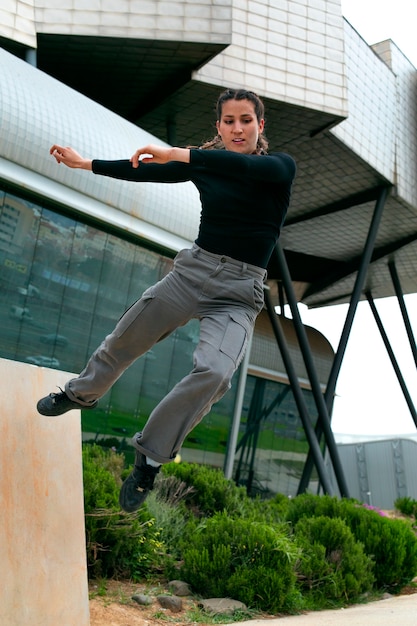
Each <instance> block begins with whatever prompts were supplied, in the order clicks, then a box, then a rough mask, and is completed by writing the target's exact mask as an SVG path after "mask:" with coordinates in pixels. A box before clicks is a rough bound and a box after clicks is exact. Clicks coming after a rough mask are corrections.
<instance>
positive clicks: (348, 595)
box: [294, 516, 374, 606]
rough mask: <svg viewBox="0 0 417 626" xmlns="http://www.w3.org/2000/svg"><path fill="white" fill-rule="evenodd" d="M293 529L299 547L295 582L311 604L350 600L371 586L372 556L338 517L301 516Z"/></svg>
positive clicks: (372, 579) (372, 578) (372, 580)
mask: <svg viewBox="0 0 417 626" xmlns="http://www.w3.org/2000/svg"><path fill="white" fill-rule="evenodd" d="M294 531H295V537H296V540H297V543H298V545H299V546H300V547H301V548H302V558H301V559H300V561H299V565H298V573H299V583H300V586H301V589H302V592H303V594H305V595H306V596H307V597H310V598H311V599H313V604H314V605H315V606H317V605H323V606H325V605H327V604H328V602H329V601H332V600H336V601H337V600H342V601H347V600H352V599H354V598H357V597H358V596H359V595H360V594H362V593H365V592H368V591H370V590H371V589H372V585H373V582H374V577H373V575H372V569H373V562H372V559H371V558H370V557H369V556H366V555H365V553H364V550H363V546H362V544H361V543H359V542H357V541H356V539H355V537H354V535H353V533H352V531H351V530H350V529H349V528H348V526H347V525H346V523H345V522H344V521H343V520H342V519H340V518H337V517H336V518H330V517H325V516H320V517H311V518H307V517H305V518H301V519H300V520H299V521H298V522H297V524H296V526H295V529H294Z"/></svg>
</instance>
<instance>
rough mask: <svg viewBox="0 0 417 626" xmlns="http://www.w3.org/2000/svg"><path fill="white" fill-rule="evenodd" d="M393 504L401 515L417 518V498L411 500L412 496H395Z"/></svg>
mask: <svg viewBox="0 0 417 626" xmlns="http://www.w3.org/2000/svg"><path fill="white" fill-rule="evenodd" d="M394 506H395V508H396V509H397V511H400V513H402V514H403V515H408V516H409V517H414V518H417V500H413V498H409V497H408V496H407V497H405V498H397V500H396V501H395V502H394Z"/></svg>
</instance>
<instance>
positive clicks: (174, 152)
mask: <svg viewBox="0 0 417 626" xmlns="http://www.w3.org/2000/svg"><path fill="white" fill-rule="evenodd" d="M169 161H181V162H182V163H189V162H190V151H189V150H188V149H187V148H171V147H166V146H156V145H154V144H149V145H147V146H144V147H143V148H139V149H138V150H136V152H135V154H134V155H133V156H132V157H131V158H130V162H131V163H132V166H133V167H138V166H139V164H140V163H159V164H163V163H168V162H169Z"/></svg>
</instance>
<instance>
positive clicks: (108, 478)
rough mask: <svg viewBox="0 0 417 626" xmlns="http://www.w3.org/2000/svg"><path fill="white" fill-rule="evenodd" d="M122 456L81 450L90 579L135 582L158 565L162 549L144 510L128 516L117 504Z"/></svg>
mask: <svg viewBox="0 0 417 626" xmlns="http://www.w3.org/2000/svg"><path fill="white" fill-rule="evenodd" d="M122 468H123V457H121V456H119V455H117V454H115V453H114V452H111V451H104V450H103V449H102V448H101V447H99V446H95V445H94V446H90V445H88V446H85V447H84V448H83V479H84V501H85V505H84V506H85V531H86V549H87V566H88V572H89V576H90V577H96V578H97V577H118V576H125V577H127V578H132V579H133V580H138V579H139V578H140V577H142V576H144V575H147V574H148V573H149V571H152V569H154V568H157V567H159V566H160V564H161V561H162V560H163V558H164V546H163V544H162V542H161V541H160V538H159V532H158V529H157V527H156V526H155V522H154V520H152V518H151V516H150V515H149V512H148V510H147V507H146V506H145V507H142V508H141V509H140V510H139V511H138V513H136V514H134V515H128V514H126V513H123V512H122V511H120V507H119V503H118V494H119V487H120V484H121V480H120V472H121V471H122Z"/></svg>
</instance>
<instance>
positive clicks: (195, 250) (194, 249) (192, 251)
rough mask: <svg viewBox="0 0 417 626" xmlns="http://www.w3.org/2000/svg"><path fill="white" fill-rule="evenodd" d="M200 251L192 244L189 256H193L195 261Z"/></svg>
mask: <svg viewBox="0 0 417 626" xmlns="http://www.w3.org/2000/svg"><path fill="white" fill-rule="evenodd" d="M200 250H201V248H199V247H198V246H197V244H193V246H192V248H191V254H192V255H193V257H194V258H195V259H196V258H197V257H198V255H199V254H200Z"/></svg>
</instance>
